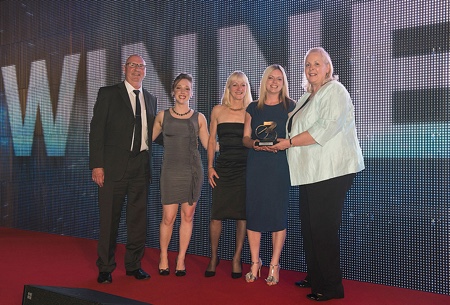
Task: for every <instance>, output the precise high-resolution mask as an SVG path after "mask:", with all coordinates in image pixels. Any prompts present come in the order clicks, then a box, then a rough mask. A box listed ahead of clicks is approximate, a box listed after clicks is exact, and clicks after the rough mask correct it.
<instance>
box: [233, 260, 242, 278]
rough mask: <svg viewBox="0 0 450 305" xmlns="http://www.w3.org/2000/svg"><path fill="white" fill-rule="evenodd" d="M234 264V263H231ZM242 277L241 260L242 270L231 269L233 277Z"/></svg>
mask: <svg viewBox="0 0 450 305" xmlns="http://www.w3.org/2000/svg"><path fill="white" fill-rule="evenodd" d="M231 264H233V263H231ZM241 277H242V262H241V272H234V271H233V270H232V271H231V278H232V279H239V278H241Z"/></svg>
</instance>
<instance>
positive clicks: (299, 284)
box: [295, 280, 311, 288]
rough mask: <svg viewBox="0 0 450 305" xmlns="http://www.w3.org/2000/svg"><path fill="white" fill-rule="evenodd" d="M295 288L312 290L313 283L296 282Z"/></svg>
mask: <svg viewBox="0 0 450 305" xmlns="http://www.w3.org/2000/svg"><path fill="white" fill-rule="evenodd" d="M295 286H297V287H300V288H310V287H311V283H310V282H308V281H307V280H301V281H298V282H295Z"/></svg>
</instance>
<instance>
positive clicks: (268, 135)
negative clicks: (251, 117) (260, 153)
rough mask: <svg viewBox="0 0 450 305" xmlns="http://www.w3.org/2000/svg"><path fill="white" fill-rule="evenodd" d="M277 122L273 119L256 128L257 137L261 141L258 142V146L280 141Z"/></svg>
mask: <svg viewBox="0 0 450 305" xmlns="http://www.w3.org/2000/svg"><path fill="white" fill-rule="evenodd" d="M275 127H277V123H276V122H273V121H267V122H264V124H261V125H259V126H258V127H256V129H255V134H256V137H257V138H258V140H259V142H256V143H255V145H256V146H271V145H274V144H276V143H278V141H277V138H278V134H277V132H276V131H275Z"/></svg>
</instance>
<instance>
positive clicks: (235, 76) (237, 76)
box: [222, 71, 253, 107]
mask: <svg viewBox="0 0 450 305" xmlns="http://www.w3.org/2000/svg"><path fill="white" fill-rule="evenodd" d="M235 81H244V82H245V85H246V86H247V91H246V92H245V96H244V107H247V106H248V104H250V103H251V102H252V101H253V98H252V92H251V88H250V83H249V82H248V78H247V75H245V73H244V72H242V71H234V72H233V73H231V74H230V76H228V79H227V82H226V84H225V88H224V90H223V95H222V105H225V106H228V107H230V106H231V103H230V99H231V98H230V97H231V92H230V87H231V84H232V83H233V82H235Z"/></svg>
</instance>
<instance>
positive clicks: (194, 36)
mask: <svg viewBox="0 0 450 305" xmlns="http://www.w3.org/2000/svg"><path fill="white" fill-rule="evenodd" d="M449 16H450V12H449V4H448V1H446V0H433V1H425V0H423V1H419V0H416V1H394V0H387V1H338V0H336V1H334V0H331V1H287V0H286V1H106V0H105V1H81V0H80V1H43V0H41V1H35V0H33V1H31V0H22V1H15V0H4V1H0V68H1V70H0V122H1V129H0V203H1V205H0V216H1V218H0V224H1V225H2V226H7V227H14V228H21V229H27V230H36V231H43V232H50V233H55V234H64V235H70V236H78V237H84V238H92V239H96V238H97V236H98V209H97V199H96V198H97V189H96V186H95V185H94V183H93V182H92V181H91V173H90V170H89V168H88V156H89V151H88V134H89V122H90V119H91V117H92V109H93V105H94V103H95V98H96V94H97V91H98V88H99V87H101V86H104V85H110V84H114V83H117V82H120V81H122V79H123V75H122V71H121V65H122V64H123V63H124V61H125V59H126V57H127V56H128V55H130V54H133V53H139V54H141V55H142V56H143V57H144V59H145V60H146V62H147V77H146V79H145V80H144V87H145V88H146V89H148V90H149V91H150V92H152V93H154V94H155V95H156V96H157V97H158V100H159V104H158V110H162V109H166V108H168V107H170V106H171V105H172V101H171V98H170V85H171V82H172V79H173V78H174V76H175V75H176V74H177V73H179V72H189V73H191V74H193V75H194V78H195V86H194V97H193V99H192V101H191V106H192V107H193V108H195V109H196V110H197V111H200V112H202V113H204V114H205V116H206V117H207V119H208V120H209V115H210V111H211V109H212V107H214V106H215V105H216V104H218V103H219V102H220V98H221V94H222V90H223V86H224V84H225V81H226V78H227V76H228V75H229V74H230V73H231V72H232V71H234V70H242V71H244V72H245V73H246V74H247V76H248V78H249V80H250V83H251V87H252V94H253V96H254V97H255V98H256V97H257V95H258V88H259V80H260V78H261V75H262V72H263V70H264V69H265V67H267V66H268V65H269V64H272V63H278V64H281V65H282V66H284V67H285V69H286V71H287V73H288V80H289V86H290V95H291V97H292V98H294V99H296V100H297V99H298V98H299V97H300V96H301V95H302V94H303V90H302V88H301V79H302V73H303V64H302V62H303V57H304V55H305V53H306V51H307V50H308V49H309V48H311V47H314V46H322V47H324V48H325V49H326V50H327V51H328V52H329V53H330V55H331V58H332V60H333V64H334V67H335V72H336V74H338V75H339V79H340V81H341V82H342V83H343V84H344V85H345V86H346V87H347V89H348V90H349V92H350V94H351V97H352V99H353V103H354V105H355V115H356V121H357V129H358V136H359V139H360V143H361V146H362V149H363V154H364V157H365V163H366V170H364V171H363V172H361V173H360V174H358V175H357V178H356V180H355V182H354V185H353V187H352V189H351V190H350V192H349V194H348V199H347V201H346V204H345V208H344V212H343V224H342V228H341V232H340V235H341V247H342V253H341V254H342V256H341V261H342V268H343V273H344V276H345V277H346V278H347V279H355V280H361V281H368V282H374V283H380V284H385V285H394V286H399V287H406V288H412V289H420V290H425V291H430V292H437V293H443V294H450V288H449V287H450V282H449V281H450V280H449V278H450V272H449V257H450V245H449V241H450V235H449V234H450V226H449V214H450V213H449V212H450V207H449V112H448V111H449V110H448V109H449V99H450V98H449V87H450V86H449V81H450V80H449V76H450V70H449V69H450V68H449V66H450V65H449V60H450V57H449V52H450V50H449V48H450V36H449V33H450V20H449V19H450V17H449ZM200 149H201V155H202V158H203V165H204V167H205V168H206V153H205V151H204V150H203V149H202V148H200ZM162 154H163V148H162V147H159V146H158V145H156V144H154V160H153V170H154V173H153V175H154V177H156V179H155V180H154V181H153V184H152V185H151V190H150V196H149V204H148V205H149V210H148V219H149V224H148V230H147V232H148V241H147V246H148V247H154V248H157V247H158V246H159V242H158V232H159V221H160V219H161V205H160V195H159V179H158V176H159V172H160V164H161V160H162ZM205 177H206V175H205ZM290 194H291V201H290V208H289V224H288V232H287V240H286V245H285V248H284V250H283V253H282V260H281V265H282V266H283V268H285V269H292V270H298V271H305V270H306V266H305V261H304V254H303V247H302V238H301V233H300V224H299V215H298V213H299V211H298V202H299V193H298V189H297V188H292V189H291V192H290ZM210 204H211V190H210V187H209V185H208V184H207V181H206V179H205V181H204V184H203V190H202V196H201V199H200V202H199V204H198V207H197V211H196V215H195V220H194V233H193V237H192V241H191V244H190V247H189V253H190V254H197V255H208V254H209V242H208V224H209V213H210ZM178 225H179V221H177V223H176V227H177V226H178ZM233 231H234V223H233V222H232V221H229V222H226V223H225V224H224V232H223V238H222V240H221V242H220V255H221V257H222V259H231V257H232V254H233V250H234V247H233V243H234V238H233V236H234V235H233ZM125 237H126V232H125V223H124V222H122V223H121V227H120V236H119V239H120V241H121V242H124V241H125ZM177 239H178V233H177V229H175V231H174V236H173V238H172V243H171V244H170V249H171V250H172V251H176V249H177V247H178V243H177ZM270 244H271V241H270V234H267V233H266V234H264V235H263V245H262V260H263V261H264V262H268V261H269V260H270V251H271V245H270ZM92 255H93V257H92V260H93V262H94V260H95V253H93V254H92ZM244 262H246V263H248V262H250V256H249V250H248V245H247V244H246V246H245V251H244ZM205 268H206V266H205Z"/></svg>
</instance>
